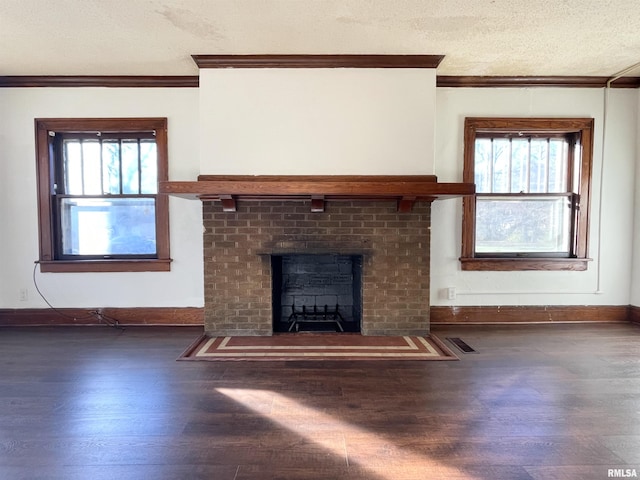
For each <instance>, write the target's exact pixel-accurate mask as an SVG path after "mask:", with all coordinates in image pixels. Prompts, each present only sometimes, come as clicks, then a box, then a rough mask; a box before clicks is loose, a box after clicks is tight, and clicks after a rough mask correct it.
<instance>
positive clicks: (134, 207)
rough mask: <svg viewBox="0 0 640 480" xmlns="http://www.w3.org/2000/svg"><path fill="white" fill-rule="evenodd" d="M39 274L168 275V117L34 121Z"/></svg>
mask: <svg viewBox="0 0 640 480" xmlns="http://www.w3.org/2000/svg"><path fill="white" fill-rule="evenodd" d="M35 123H36V141H37V166H38V185H39V187H38V191H39V211H40V266H41V269H42V271H58V272H66V271H167V270H169V266H170V259H169V230H168V199H167V198H166V196H164V195H158V182H159V181H162V180H166V179H167V170H168V168H167V166H168V165H167V141H166V140H167V136H166V119H164V118H138V119H36V122H35Z"/></svg>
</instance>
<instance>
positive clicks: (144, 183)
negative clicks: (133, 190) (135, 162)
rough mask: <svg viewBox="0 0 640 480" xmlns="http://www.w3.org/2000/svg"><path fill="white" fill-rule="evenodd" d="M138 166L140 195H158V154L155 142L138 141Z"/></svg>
mask: <svg viewBox="0 0 640 480" xmlns="http://www.w3.org/2000/svg"><path fill="white" fill-rule="evenodd" d="M140 166H141V168H140V170H141V174H142V179H141V181H140V186H141V192H140V193H151V194H155V193H158V153H157V149H156V142H155V141H153V140H141V141H140Z"/></svg>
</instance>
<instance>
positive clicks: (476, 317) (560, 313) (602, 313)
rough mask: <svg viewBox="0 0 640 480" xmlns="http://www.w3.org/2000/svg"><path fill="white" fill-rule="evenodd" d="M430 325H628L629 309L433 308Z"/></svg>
mask: <svg viewBox="0 0 640 480" xmlns="http://www.w3.org/2000/svg"><path fill="white" fill-rule="evenodd" d="M430 317H431V324H432V325H434V324H452V323H453V324H496V323H497V324H500V323H564V322H575V323H586V322H628V321H630V315H629V306H628V305H602V306H600V305H593V306H591V305H566V306H565V305H561V306H556V305H550V306H537V305H518V306H509V305H507V306H504V305H501V306H469V307H458V306H450V307H449V306H433V305H432V306H431V315H430Z"/></svg>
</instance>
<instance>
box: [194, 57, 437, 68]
mask: <svg viewBox="0 0 640 480" xmlns="http://www.w3.org/2000/svg"><path fill="white" fill-rule="evenodd" d="M191 57H192V58H193V61H194V62H196V65H198V67H199V68H437V67H438V65H440V62H441V61H442V59H443V58H444V55H192V56H191Z"/></svg>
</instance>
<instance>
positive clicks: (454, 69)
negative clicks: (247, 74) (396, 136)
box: [0, 0, 640, 76]
mask: <svg viewBox="0 0 640 480" xmlns="http://www.w3.org/2000/svg"><path fill="white" fill-rule="evenodd" d="M192 54H436V55H445V59H444V60H443V62H442V63H441V64H440V67H439V68H438V74H439V75H523V76H548V75H566V76H574V75H575V76H582V75H595V76H610V75H612V74H614V73H616V72H618V71H620V70H622V69H624V68H626V67H628V66H630V65H632V64H635V63H637V62H639V61H640V3H638V0H597V1H596V0H100V1H94V0H56V1H55V2H52V1H50V0H0V75H197V72H198V69H197V67H196V65H195V63H194V62H193V61H192V60H191V57H190V56H191V55H192ZM638 73H639V72H635V74H638Z"/></svg>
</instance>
